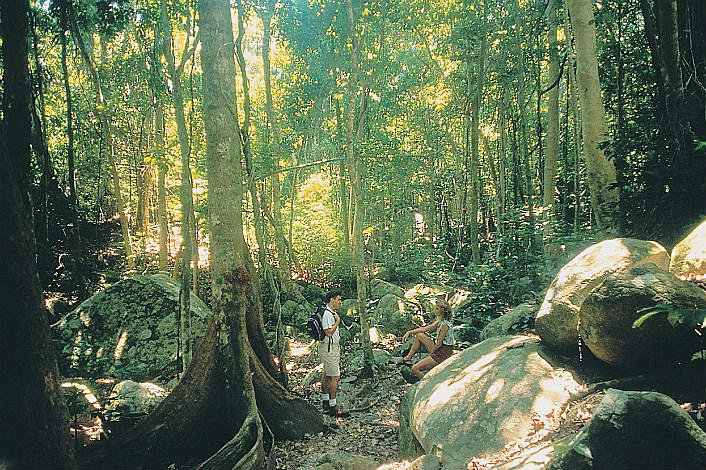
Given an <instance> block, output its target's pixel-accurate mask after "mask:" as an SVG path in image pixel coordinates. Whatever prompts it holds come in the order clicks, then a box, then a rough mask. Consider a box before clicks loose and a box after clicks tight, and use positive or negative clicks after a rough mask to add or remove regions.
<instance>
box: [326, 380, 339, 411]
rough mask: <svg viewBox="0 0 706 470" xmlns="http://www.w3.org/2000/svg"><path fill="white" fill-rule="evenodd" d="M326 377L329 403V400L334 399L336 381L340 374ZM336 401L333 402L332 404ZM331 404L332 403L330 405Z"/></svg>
mask: <svg viewBox="0 0 706 470" xmlns="http://www.w3.org/2000/svg"><path fill="white" fill-rule="evenodd" d="M327 378H328V382H329V384H328V396H329V397H330V401H329V403H331V401H334V400H336V393H337V392H338V381H339V379H340V378H341V376H336V377H327ZM335 404H336V403H335V402H334V405H335ZM332 406H333V405H332Z"/></svg>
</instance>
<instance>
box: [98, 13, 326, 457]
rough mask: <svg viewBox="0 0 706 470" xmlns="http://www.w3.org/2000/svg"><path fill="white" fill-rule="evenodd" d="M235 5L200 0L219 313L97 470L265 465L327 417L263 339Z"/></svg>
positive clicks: (109, 444)
mask: <svg viewBox="0 0 706 470" xmlns="http://www.w3.org/2000/svg"><path fill="white" fill-rule="evenodd" d="M230 15H231V12H230V7H229V3H228V2H227V1H224V0H200V2H199V27H200V36H201V41H202V46H201V65H202V69H203V108H204V109H203V111H204V122H205V129H206V143H207V158H208V192H209V194H208V206H209V215H210V226H209V230H210V249H211V275H212V281H211V282H212V296H213V298H212V300H213V319H212V321H211V323H210V325H209V327H208V329H207V331H206V334H205V336H204V338H203V340H202V341H201V343H200V344H199V345H198V346H197V347H196V349H195V351H194V356H193V360H192V362H191V364H190V365H189V367H188V369H187V370H186V371H185V373H184V376H183V377H182V379H181V381H180V382H179V384H178V385H177V386H176V388H175V389H174V390H173V391H172V393H171V394H170V395H169V396H168V397H167V398H166V399H165V400H164V401H163V402H162V404H161V405H160V406H159V407H158V408H157V409H156V410H155V411H154V412H153V413H151V414H150V415H149V416H147V417H146V418H145V419H144V420H143V421H142V422H140V423H139V424H138V425H137V426H135V427H134V428H133V429H132V430H130V431H128V432H127V433H125V434H124V435H122V436H119V437H117V438H115V439H111V440H109V441H106V443H105V445H100V446H98V447H97V448H96V449H95V451H93V452H91V455H89V456H88V459H87V461H86V462H84V464H85V465H90V466H91V467H92V468H99V467H103V468H106V467H111V468H129V467H136V466H140V467H148V468H151V467H155V466H157V465H164V464H167V463H171V462H177V463H194V461H199V462H201V464H200V467H199V468H203V469H225V468H229V469H231V468H232V469H242V470H246V469H259V468H264V467H265V466H266V464H267V452H266V445H265V444H266V443H267V442H271V439H269V436H273V437H274V438H282V439H296V438H301V437H303V436H304V434H306V433H314V432H318V431H320V430H321V429H322V428H323V420H322V416H321V415H320V414H319V413H318V412H317V411H315V410H314V409H313V408H312V407H310V406H309V405H308V404H307V403H306V402H305V401H304V400H302V399H300V398H298V397H296V396H294V395H292V394H291V393H289V392H288V391H287V390H286V389H285V388H284V387H282V386H281V385H280V383H279V382H278V381H277V380H276V376H277V375H276V374H277V369H276V367H275V363H274V360H273V357H272V354H271V352H270V350H269V348H268V347H267V344H266V342H265V338H264V332H263V325H262V320H261V318H262V316H261V308H262V305H261V294H260V290H259V286H258V283H257V277H256V274H255V271H254V269H253V263H252V260H251V256H250V252H249V249H248V246H247V244H246V242H245V238H244V234H243V221H242V213H241V210H242V197H243V185H242V168H241V157H242V148H241V141H240V130H239V128H238V123H237V111H236V95H235V80H234V76H235V64H234V58H233V57H234V55H233V47H234V44H233V32H232V26H231V16H230Z"/></svg>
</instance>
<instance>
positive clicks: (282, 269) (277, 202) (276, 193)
mask: <svg viewBox="0 0 706 470" xmlns="http://www.w3.org/2000/svg"><path fill="white" fill-rule="evenodd" d="M275 4H276V2H275V1H274V0H267V2H266V5H265V8H262V9H261V10H260V18H261V19H262V27H263V39H262V67H263V72H264V82H265V113H266V114H267V121H268V123H269V127H270V133H271V136H272V162H273V169H274V170H275V173H273V175H272V177H271V179H270V184H271V189H272V219H273V227H272V229H273V230H274V232H275V246H276V248H277V258H278V260H279V266H278V270H279V277H280V284H281V286H282V290H283V291H284V292H289V291H291V290H292V284H293V283H292V280H291V279H292V267H291V263H290V260H289V257H288V256H287V249H286V242H285V238H284V227H283V225H282V201H281V195H280V181H279V176H280V174H279V173H278V172H277V170H278V169H279V168H280V166H279V164H280V160H281V158H282V143H281V136H280V132H279V124H278V122H277V116H276V115H275V108H274V103H273V101H272V79H271V70H270V39H271V35H272V28H271V25H272V16H273V14H274V9H275Z"/></svg>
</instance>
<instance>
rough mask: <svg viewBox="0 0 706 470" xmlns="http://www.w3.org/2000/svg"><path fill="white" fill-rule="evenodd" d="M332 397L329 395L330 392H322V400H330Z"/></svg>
mask: <svg viewBox="0 0 706 470" xmlns="http://www.w3.org/2000/svg"><path fill="white" fill-rule="evenodd" d="M329 400H330V398H329V396H328V393H322V394H321V401H329Z"/></svg>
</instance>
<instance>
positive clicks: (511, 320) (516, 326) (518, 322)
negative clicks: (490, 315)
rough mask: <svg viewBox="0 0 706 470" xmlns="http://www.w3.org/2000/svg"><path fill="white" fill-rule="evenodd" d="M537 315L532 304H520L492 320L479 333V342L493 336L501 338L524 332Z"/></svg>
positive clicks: (535, 308) (535, 307)
mask: <svg viewBox="0 0 706 470" xmlns="http://www.w3.org/2000/svg"><path fill="white" fill-rule="evenodd" d="M536 314H537V306H536V305H534V304H528V303H524V304H520V305H518V306H517V307H515V308H513V309H512V310H511V311H509V312H507V313H506V314H504V315H501V316H499V317H498V318H494V319H493V320H491V321H490V323H488V324H487V325H486V326H485V328H483V331H481V332H480V336H479V338H478V339H479V340H480V341H484V340H486V339H488V338H492V337H493V336H503V335H508V334H513V333H521V332H523V331H526V330H527V329H528V328H527V327H530V326H531V324H532V323H533V320H534V316H535V315H536Z"/></svg>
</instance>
